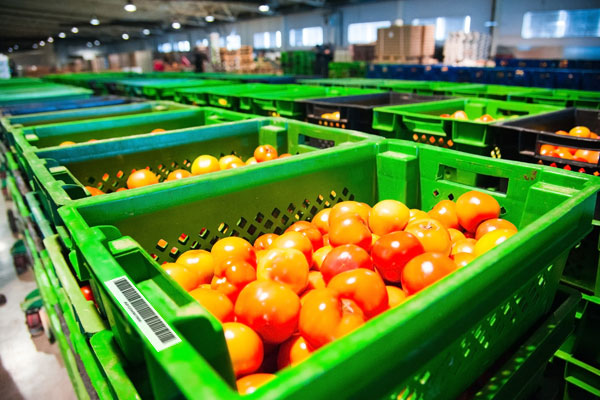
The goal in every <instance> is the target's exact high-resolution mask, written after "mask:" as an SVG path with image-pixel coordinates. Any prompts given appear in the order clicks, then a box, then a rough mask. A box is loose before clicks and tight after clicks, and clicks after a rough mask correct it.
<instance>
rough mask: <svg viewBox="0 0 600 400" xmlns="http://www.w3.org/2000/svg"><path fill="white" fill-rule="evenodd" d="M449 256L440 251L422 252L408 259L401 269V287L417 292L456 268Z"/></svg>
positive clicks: (407, 290) (410, 291)
mask: <svg viewBox="0 0 600 400" xmlns="http://www.w3.org/2000/svg"><path fill="white" fill-rule="evenodd" d="M456 268H457V267H456V265H455V264H454V261H452V260H451V259H450V258H449V257H447V256H445V255H443V254H440V253H423V254H421V255H418V256H416V257H415V258H413V259H412V260H410V261H409V262H408V263H407V264H406V267H404V270H403V271H402V288H403V289H404V290H405V291H406V293H407V294H409V295H411V294H414V293H417V292H419V291H421V290H423V289H425V288H426V287H427V286H429V285H431V284H432V283H435V282H437V281H438V280H440V279H442V278H443V277H445V276H446V275H448V274H450V273H451V272H453V271H454V270H456Z"/></svg>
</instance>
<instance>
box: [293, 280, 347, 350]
mask: <svg viewBox="0 0 600 400" xmlns="http://www.w3.org/2000/svg"><path fill="white" fill-rule="evenodd" d="M342 315H343V312H342V304H341V302H340V301H339V300H338V297H337V295H336V294H335V293H334V292H333V291H332V290H329V289H316V290H311V291H310V292H308V293H307V294H306V295H305V296H303V298H302V308H301V310H300V318H299V320H298V329H299V331H300V334H301V335H302V337H304V338H305V340H306V341H307V342H308V343H309V344H310V345H311V346H312V347H313V348H315V349H318V348H319V347H321V346H324V345H326V344H327V343H329V342H332V341H334V340H335V339H337V338H338V337H339V335H338V332H337V329H338V326H339V325H340V323H341V320H342Z"/></svg>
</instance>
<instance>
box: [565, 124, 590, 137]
mask: <svg viewBox="0 0 600 400" xmlns="http://www.w3.org/2000/svg"><path fill="white" fill-rule="evenodd" d="M569 135H570V136H576V137H581V138H589V137H590V130H589V129H588V128H587V127H585V126H576V127H574V128H572V129H571V130H570V131H569Z"/></svg>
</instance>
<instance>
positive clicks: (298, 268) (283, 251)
mask: <svg viewBox="0 0 600 400" xmlns="http://www.w3.org/2000/svg"><path fill="white" fill-rule="evenodd" d="M308 271H309V265H308V262H307V261H306V257H304V254H302V252H301V251H300V250H296V249H295V248H271V249H269V250H267V252H266V253H265V256H264V257H261V259H260V262H259V263H258V265H257V267H256V278H257V279H258V280H259V281H262V280H272V281H276V282H279V283H283V284H284V285H286V286H288V287H289V288H290V289H292V290H293V291H294V293H296V294H299V293H301V292H302V291H303V290H304V289H305V288H306V285H307V284H308Z"/></svg>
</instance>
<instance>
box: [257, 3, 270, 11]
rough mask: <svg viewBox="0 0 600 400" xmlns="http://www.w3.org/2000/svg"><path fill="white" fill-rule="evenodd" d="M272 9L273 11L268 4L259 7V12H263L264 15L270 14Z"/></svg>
mask: <svg viewBox="0 0 600 400" xmlns="http://www.w3.org/2000/svg"><path fill="white" fill-rule="evenodd" d="M270 9H271V7H269V5H268V4H261V5H260V6H258V11H260V12H263V13H267V12H269V10H270Z"/></svg>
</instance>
